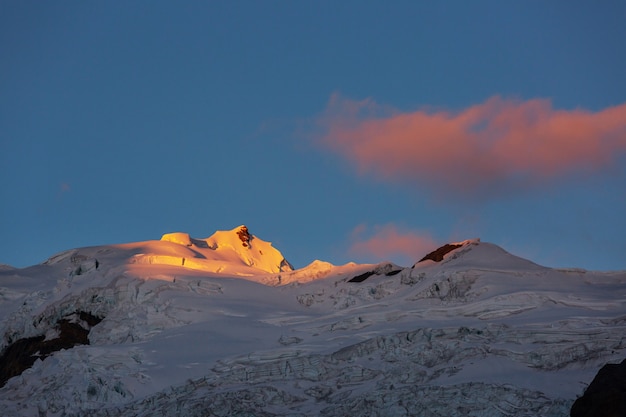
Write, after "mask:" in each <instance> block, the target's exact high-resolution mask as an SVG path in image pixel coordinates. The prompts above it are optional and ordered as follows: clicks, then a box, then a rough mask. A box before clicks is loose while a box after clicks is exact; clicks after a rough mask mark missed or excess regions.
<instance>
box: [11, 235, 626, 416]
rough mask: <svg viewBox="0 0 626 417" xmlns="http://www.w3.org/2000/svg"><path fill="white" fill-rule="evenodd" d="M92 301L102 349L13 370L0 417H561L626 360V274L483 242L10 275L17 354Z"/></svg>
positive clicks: (147, 254)
mask: <svg viewBox="0 0 626 417" xmlns="http://www.w3.org/2000/svg"><path fill="white" fill-rule="evenodd" d="M248 234H249V233H248ZM240 236H243V239H241V238H240ZM244 243H246V244H247V245H248V246H244V245H243V244H244ZM273 251H275V252H273ZM261 252H262V253H261ZM183 258H184V259H185V262H184V264H183V261H182V259H183ZM189 262H191V263H189ZM81 313H82V314H83V315H84V314H87V313H88V314H89V315H91V316H93V317H97V318H99V319H101V321H100V322H98V323H97V324H95V325H93V327H89V329H88V334H89V336H88V337H89V342H90V344H89V345H76V346H74V347H72V348H69V349H65V350H61V351H58V352H55V353H52V354H50V355H48V356H46V357H45V358H43V360H41V359H38V360H36V361H35V362H34V364H33V365H32V367H31V368H29V369H27V370H25V371H23V372H22V373H21V374H19V375H17V376H14V377H12V378H11V379H9V380H8V382H7V383H6V384H5V385H4V386H3V387H1V388H0V415H20V416H22V415H23V416H30V415H32V416H39V415H49V416H56V415H58V416H61V415H63V416H66V415H70V416H71V415H77V416H78V415H81V416H84V415H94V416H118V415H119V416H121V415H125V416H131V415H132V416H136V415H139V416H141V415H144V416H151V415H183V416H200V415H216V416H228V415H236V414H237V413H242V414H246V413H248V414H250V415H258V416H271V415H292V416H294V415H302V416H306V415H325V416H344V415H380V416H403V415H407V416H408V415H420V416H467V415H476V416H478V415H480V416H531V415H532V416H537V415H542V416H563V415H568V412H569V408H570V407H571V404H572V403H573V401H574V400H575V399H576V397H577V396H579V395H581V394H582V392H583V391H584V388H585V387H586V385H587V384H588V383H589V382H590V381H591V380H592V378H593V376H594V375H595V373H596V372H597V370H598V369H599V368H600V367H601V366H602V365H603V364H604V363H606V362H615V363H617V362H621V360H622V359H623V358H624V354H625V347H626V345H625V343H626V342H625V340H624V337H625V336H626V273H625V272H589V271H583V270H553V269H549V268H544V267H541V266H539V265H536V264H534V263H532V262H530V261H527V260H524V259H521V258H518V257H516V256H514V255H511V254H509V253H507V252H506V251H504V250H503V249H501V248H499V247H497V246H495V245H492V244H489V243H482V242H479V241H478V240H470V241H465V242H460V243H459V244H458V246H457V247H455V248H454V249H453V250H452V251H450V252H449V253H447V254H445V255H444V256H443V259H442V260H441V262H434V261H432V260H426V261H424V262H419V263H417V264H415V265H413V266H412V267H409V268H402V267H399V266H397V265H393V264H389V263H383V264H377V265H356V264H348V265H344V266H334V265H331V264H328V263H325V262H321V261H316V262H313V263H312V264H311V265H309V266H307V267H305V268H302V269H300V270H295V271H293V270H291V268H290V267H289V264H288V263H287V262H286V261H285V260H284V258H283V257H282V255H280V252H278V251H277V250H275V249H274V248H272V247H271V246H270V244H269V243H267V242H263V241H262V240H260V239H258V238H256V237H252V238H250V239H248V238H246V233H243V232H242V228H236V229H233V230H232V231H228V232H217V233H216V234H214V235H213V236H211V237H210V238H208V239H201V240H199V239H193V238H191V237H189V236H188V235H186V234H183V233H176V234H167V235H164V237H163V239H162V240H161V241H149V242H140V243H134V244H124V245H114V246H102V247H93V248H83V249H78V250H73V251H68V252H65V253H63V254H59V255H57V256H55V257H53V258H51V259H50V260H49V261H48V262H46V263H45V264H42V265H37V266H33V267H30V268H25V269H6V270H0V318H1V321H0V335H1V336H2V342H1V346H2V348H3V349H4V350H5V351H6V350H7V349H8V347H9V346H11V345H13V344H15V343H16V342H17V341H20V340H24V339H25V338H29V337H36V336H39V335H44V336H45V337H46V338H47V340H56V339H55V338H57V337H59V330H58V329H59V323H61V322H63V320H70V319H72V317H79V316H81ZM81 317H82V316H81ZM78 324H81V325H83V326H85V327H87V326H86V325H85V323H80V321H79V323H78ZM42 357H43V356H42Z"/></svg>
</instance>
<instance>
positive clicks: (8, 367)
mask: <svg viewBox="0 0 626 417" xmlns="http://www.w3.org/2000/svg"><path fill="white" fill-rule="evenodd" d="M77 316H78V318H79V319H80V321H82V323H83V325H81V324H79V323H76V322H72V321H70V320H68V319H67V318H63V319H61V320H59V321H58V322H57V324H56V329H57V331H58V332H59V337H57V338H55V339H49V340H45V338H46V337H45V336H35V337H28V338H24V339H19V340H16V341H15V342H13V343H12V344H10V345H9V346H7V347H6V349H5V350H4V352H3V354H2V356H0V387H2V386H4V384H6V382H7V381H8V380H9V379H10V378H12V377H14V376H17V375H20V374H21V373H22V372H24V371H25V370H26V369H28V368H30V367H31V366H32V365H33V363H35V361H36V360H37V358H40V359H44V358H46V357H47V356H50V355H51V354H52V353H54V352H56V351H58V350H61V349H70V348H72V347H74V346H76V345H88V344H89V338H88V335H89V330H90V329H91V328H92V327H93V326H95V325H96V324H98V323H100V322H101V321H102V319H101V318H99V317H96V316H94V315H91V314H89V313H86V312H84V311H81V312H79V313H78V314H77ZM85 327H86V328H85Z"/></svg>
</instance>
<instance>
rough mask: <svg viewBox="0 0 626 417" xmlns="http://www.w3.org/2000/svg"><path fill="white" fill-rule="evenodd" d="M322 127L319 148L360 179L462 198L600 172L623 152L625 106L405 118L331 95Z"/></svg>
mask: <svg viewBox="0 0 626 417" xmlns="http://www.w3.org/2000/svg"><path fill="white" fill-rule="evenodd" d="M320 125H321V126H322V127H323V129H324V133H323V134H322V135H321V136H322V140H321V143H322V144H323V146H325V147H327V148H329V149H332V150H333V151H335V152H337V153H339V154H341V155H343V156H344V157H346V158H347V159H349V160H350V161H352V162H353V163H354V164H355V165H356V167H357V169H358V171H359V172H360V173H362V174H365V173H371V174H373V175H374V176H375V177H378V178H382V179H385V180H389V181H409V182H417V183H420V184H425V185H431V186H433V185H434V186H437V187H443V188H444V190H445V191H448V192H460V193H464V194H470V193H473V192H476V191H483V192H484V191H486V192H493V191H494V190H496V189H498V187H500V186H503V185H504V186H507V187H510V186H513V185H517V186H527V185H533V184H537V183H540V182H543V181H545V180H549V179H555V178H559V177H562V176H564V175H567V174H570V173H573V172H587V173H594V172H598V171H600V170H602V169H604V168H606V167H607V166H609V165H611V164H613V163H614V162H615V160H616V156H617V155H619V154H622V153H624V152H626V104H622V105H619V106H615V107H610V108H607V109H604V110H601V111H597V112H591V111H586V110H580V109H576V110H556V109H553V108H552V104H551V102H550V101H549V100H544V99H536V100H528V101H519V100H511V99H503V98H500V97H498V96H496V97H492V98H490V99H488V100H487V101H485V102H484V103H482V104H477V105H474V106H471V107H468V108H466V109H463V110H460V111H456V112H450V111H443V110H429V109H424V110H418V111H414V112H407V113H402V112H398V111H394V110H393V109H390V108H383V107H381V106H378V105H377V104H376V103H374V102H373V101H372V100H369V99H368V100H363V101H353V100H349V99H345V98H342V97H340V96H338V95H333V96H332V97H331V100H330V102H329V105H328V108H327V110H326V113H325V115H324V116H323V117H322V118H320Z"/></svg>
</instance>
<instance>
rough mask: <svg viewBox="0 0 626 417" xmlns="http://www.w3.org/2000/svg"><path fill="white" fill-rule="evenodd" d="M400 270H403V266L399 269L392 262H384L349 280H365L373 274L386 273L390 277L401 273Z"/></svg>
mask: <svg viewBox="0 0 626 417" xmlns="http://www.w3.org/2000/svg"><path fill="white" fill-rule="evenodd" d="M400 271H402V268H400V269H397V268H395V267H394V266H393V265H392V264H382V265H379V266H378V267H376V268H374V269H373V270H371V271H366V272H364V273H362V274H360V275H357V276H355V277H352V278H351V279H349V280H348V282H363V281H365V280H366V279H368V278H369V277H371V276H372V275H385V276H388V277H390V276H392V275H396V274H399V273H400Z"/></svg>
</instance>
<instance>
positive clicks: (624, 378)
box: [570, 359, 626, 417]
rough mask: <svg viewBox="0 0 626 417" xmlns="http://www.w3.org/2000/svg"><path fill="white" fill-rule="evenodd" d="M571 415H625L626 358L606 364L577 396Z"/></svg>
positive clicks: (601, 416) (587, 416) (609, 416)
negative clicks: (615, 362)
mask: <svg viewBox="0 0 626 417" xmlns="http://www.w3.org/2000/svg"><path fill="white" fill-rule="evenodd" d="M570 416H571V417H624V416H626V359H625V360H624V361H622V363H620V364H607V365H604V366H603V367H602V369H600V371H598V374H597V375H596V377H595V378H594V379H593V381H591V384H589V386H588V387H587V390H585V393H584V395H583V396H582V397H580V398H578V399H577V400H576V401H575V402H574V405H572V409H571V410H570Z"/></svg>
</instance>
